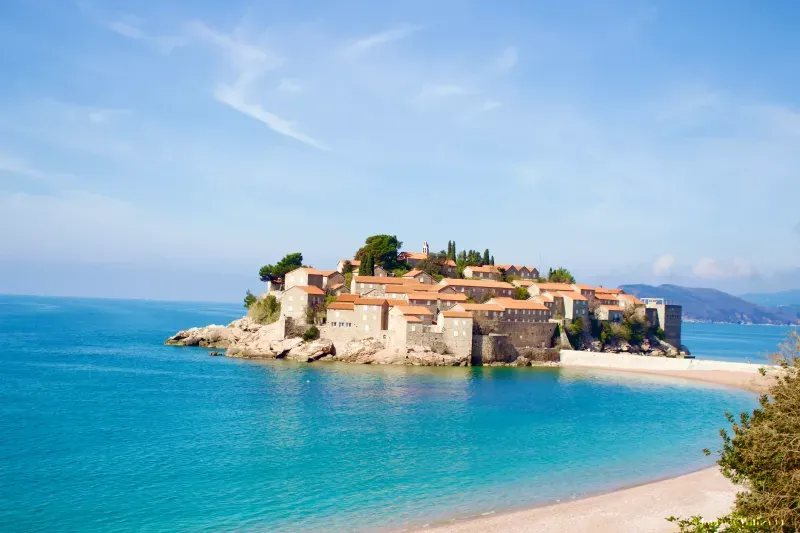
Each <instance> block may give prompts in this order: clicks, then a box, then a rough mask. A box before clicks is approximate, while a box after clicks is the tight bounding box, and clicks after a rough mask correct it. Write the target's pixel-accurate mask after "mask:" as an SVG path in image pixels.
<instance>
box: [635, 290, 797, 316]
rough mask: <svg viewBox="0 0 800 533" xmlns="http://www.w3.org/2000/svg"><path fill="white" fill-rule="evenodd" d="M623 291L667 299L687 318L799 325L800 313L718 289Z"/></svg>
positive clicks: (643, 296)
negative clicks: (681, 309) (679, 307)
mask: <svg viewBox="0 0 800 533" xmlns="http://www.w3.org/2000/svg"><path fill="white" fill-rule="evenodd" d="M622 289H623V290H624V291H625V292H627V293H629V294H635V295H636V296H638V297H639V298H664V299H665V300H670V301H673V302H675V303H676V304H679V305H682V306H683V318H684V319H690V320H702V321H709V322H741V323H745V324H793V323H797V321H798V318H800V317H799V316H798V312H797V310H793V309H789V308H779V307H765V306H761V305H758V304H755V303H752V302H749V301H747V300H744V299H742V298H739V297H737V296H733V295H732V294H728V293H726V292H722V291H718V290H716V289H701V288H694V287H681V286H680V285H660V286H658V287H654V286H652V285H623V286H622Z"/></svg>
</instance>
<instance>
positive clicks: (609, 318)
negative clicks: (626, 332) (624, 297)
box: [594, 304, 622, 322]
mask: <svg viewBox="0 0 800 533" xmlns="http://www.w3.org/2000/svg"><path fill="white" fill-rule="evenodd" d="M594 317H595V318H596V319H597V320H602V321H605V322H622V308H621V307H620V306H618V305H616V304H614V305H607V304H602V305H599V306H597V308H596V309H595V310H594Z"/></svg>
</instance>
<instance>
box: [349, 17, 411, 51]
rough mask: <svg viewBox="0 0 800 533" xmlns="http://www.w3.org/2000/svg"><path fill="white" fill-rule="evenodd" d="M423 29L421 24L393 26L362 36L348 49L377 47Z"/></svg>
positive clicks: (360, 49)
mask: <svg viewBox="0 0 800 533" xmlns="http://www.w3.org/2000/svg"><path fill="white" fill-rule="evenodd" d="M421 29H422V27H421V26H412V25H408V24H405V25H402V26H398V27H396V28H391V29H388V30H385V31H382V32H380V33H375V34H372V35H368V36H366V37H362V38H360V39H358V40H356V41H354V42H352V43H351V44H350V45H349V46H348V47H347V51H348V52H350V53H358V52H364V51H366V50H369V49H371V48H375V47H376V46H382V45H384V44H388V43H390V42H392V41H399V40H400V39H405V38H406V37H408V36H409V35H411V34H412V33H414V32H417V31H419V30H421Z"/></svg>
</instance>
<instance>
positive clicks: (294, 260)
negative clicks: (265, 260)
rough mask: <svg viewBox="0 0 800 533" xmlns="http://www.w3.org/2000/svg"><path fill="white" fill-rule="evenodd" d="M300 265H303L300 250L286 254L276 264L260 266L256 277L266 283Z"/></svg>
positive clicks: (281, 276)
mask: <svg viewBox="0 0 800 533" xmlns="http://www.w3.org/2000/svg"><path fill="white" fill-rule="evenodd" d="M301 266H303V254H301V253H300V252H296V253H293V254H286V255H285V256H284V257H283V259H281V260H280V261H278V262H277V263H276V264H274V265H264V266H262V267H261V268H260V269H259V271H258V279H260V280H261V281H263V282H265V283H266V282H267V281H273V280H276V279H278V278H283V276H284V275H285V274H286V273H287V272H291V271H292V270H294V269H295V268H300V267H301Z"/></svg>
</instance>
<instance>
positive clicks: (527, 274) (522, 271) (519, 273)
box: [496, 265, 539, 280]
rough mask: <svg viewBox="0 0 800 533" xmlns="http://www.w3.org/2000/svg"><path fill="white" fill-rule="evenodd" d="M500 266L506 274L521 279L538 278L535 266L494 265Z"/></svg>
mask: <svg viewBox="0 0 800 533" xmlns="http://www.w3.org/2000/svg"><path fill="white" fill-rule="evenodd" d="M496 266H497V267H498V268H502V269H503V270H504V271H505V273H506V276H514V277H518V278H521V279H523V280H535V279H538V278H539V271H538V270H537V269H536V268H535V267H529V266H525V265H496Z"/></svg>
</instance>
